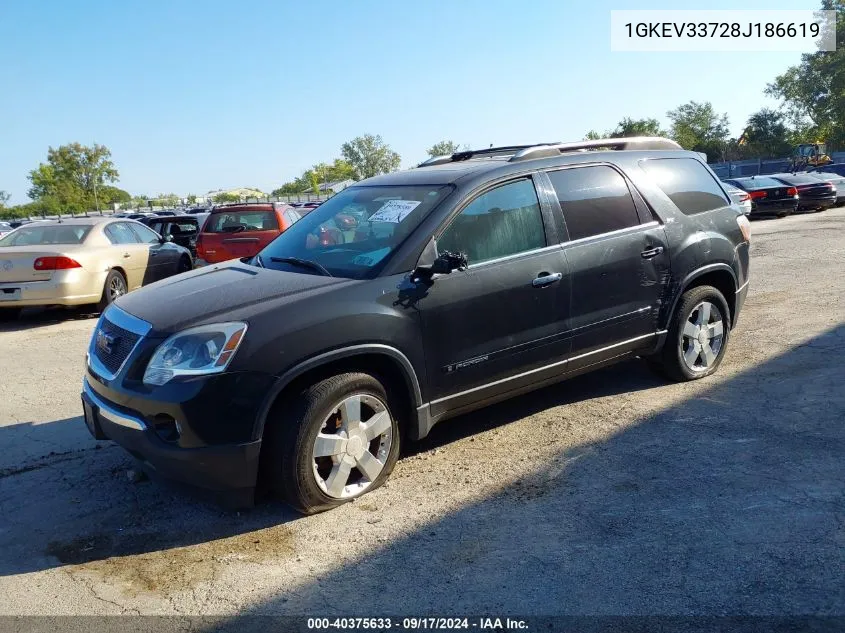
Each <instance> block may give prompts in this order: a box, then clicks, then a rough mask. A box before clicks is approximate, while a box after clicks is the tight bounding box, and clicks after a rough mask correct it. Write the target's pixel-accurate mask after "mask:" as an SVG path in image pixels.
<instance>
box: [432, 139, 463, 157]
mask: <svg viewBox="0 0 845 633" xmlns="http://www.w3.org/2000/svg"><path fill="white" fill-rule="evenodd" d="M460 149H461V148H460V146H459V145H458V144H457V143H456V142H455V141H440V142H439V143H435V144H434V145H432V146H431V147H429V148H428V150H427V153H428V155H429V156H431V157H432V158H434V157H436V156H451V155H452V154H454V153H455V152H458V151H460Z"/></svg>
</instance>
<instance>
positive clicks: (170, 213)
mask: <svg viewBox="0 0 845 633" xmlns="http://www.w3.org/2000/svg"><path fill="white" fill-rule="evenodd" d="M155 215H160V216H170V217H172V216H174V215H182V212H181V211H179V210H178V209H163V210H161V211H156V212H155Z"/></svg>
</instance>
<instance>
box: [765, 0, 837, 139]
mask: <svg viewBox="0 0 845 633" xmlns="http://www.w3.org/2000/svg"><path fill="white" fill-rule="evenodd" d="M822 9H824V10H829V11H835V14H834V15H835V20H836V50H834V51H818V52H816V53H808V54H805V55H802V56H801V61H800V63H799V64H797V65H796V66H790V67H789V68H788V69H787V70H786V72H784V73H783V74H782V75H779V76H778V77H776V78H775V80H774V82H773V83H771V84H769V85H768V86H767V87H766V93H767V94H769V95H770V96H773V97H776V98H779V99H781V100H782V101H783V103H784V105H785V106H786V109H787V115H788V119H789V122H790V123H791V127H792V128H793V129H794V130H795V132H796V134H795V135H794V136H795V137H794V138H793V139H791V140H792V142H793V143H811V142H814V141H817V140H826V141H827V142H828V143H829V144H830V146H832V147H843V146H845V2H843V0H822ZM829 149H830V148H829Z"/></svg>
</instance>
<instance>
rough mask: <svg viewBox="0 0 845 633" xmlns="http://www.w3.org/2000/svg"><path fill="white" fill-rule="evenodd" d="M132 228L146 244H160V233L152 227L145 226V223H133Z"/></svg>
mask: <svg viewBox="0 0 845 633" xmlns="http://www.w3.org/2000/svg"><path fill="white" fill-rule="evenodd" d="M130 228H131V229H132V230H133V231H135V235H137V236H138V239H139V240H140V241H141V242H143V243H144V244H158V235H156V234H155V232H154V231H152V230H151V229H150V228H148V227H146V226H144V225H143V224H132V225H130Z"/></svg>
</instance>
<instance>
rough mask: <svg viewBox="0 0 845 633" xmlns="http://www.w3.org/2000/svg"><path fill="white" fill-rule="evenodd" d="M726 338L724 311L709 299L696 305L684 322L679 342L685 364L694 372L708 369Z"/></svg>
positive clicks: (717, 355)
mask: <svg viewBox="0 0 845 633" xmlns="http://www.w3.org/2000/svg"><path fill="white" fill-rule="evenodd" d="M724 340H725V324H724V321H723V320H722V312H721V311H720V310H719V308H718V307H717V306H716V305H715V304H713V303H710V302H709V301H702V302H701V303H699V304H698V305H697V306H695V307H694V308H693V309H692V311H691V312H690V314H689V316H688V317H687V320H686V323H684V331H683V336H681V340H680V342H679V346H680V351H681V355H682V356H683V358H684V364H686V366H687V367H688V368H689V369H690V371H693V372H701V371H706V370H707V369H708V368H709V367H711V366H712V365H713V363H715V362H716V359H717V358H718V357H719V352H720V351H721V349H722V344H723V343H724Z"/></svg>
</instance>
